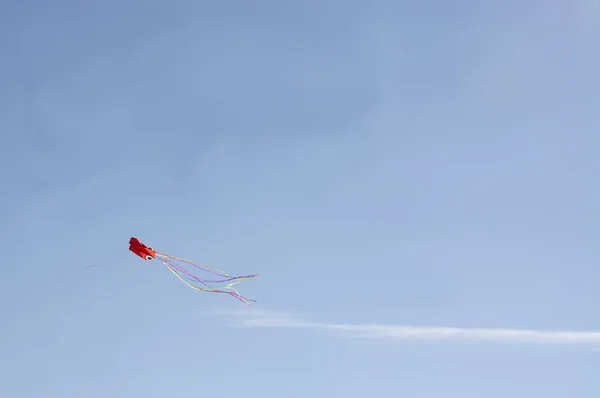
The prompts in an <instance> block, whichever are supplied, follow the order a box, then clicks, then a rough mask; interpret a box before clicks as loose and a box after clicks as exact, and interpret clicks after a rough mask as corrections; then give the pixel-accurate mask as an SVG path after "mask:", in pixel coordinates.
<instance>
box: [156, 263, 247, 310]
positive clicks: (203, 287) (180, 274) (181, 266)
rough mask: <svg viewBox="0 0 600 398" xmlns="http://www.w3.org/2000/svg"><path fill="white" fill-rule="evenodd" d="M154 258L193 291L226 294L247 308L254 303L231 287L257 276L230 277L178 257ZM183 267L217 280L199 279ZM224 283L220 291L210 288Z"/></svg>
mask: <svg viewBox="0 0 600 398" xmlns="http://www.w3.org/2000/svg"><path fill="white" fill-rule="evenodd" d="M156 258H157V259H158V260H159V261H160V262H162V263H163V264H164V265H165V266H166V267H167V268H168V269H169V271H171V272H172V273H173V274H175V276H176V277H177V278H179V280H181V281H182V282H183V283H185V284H186V285H187V286H188V287H190V288H192V289H194V290H200V291H204V292H211V293H222V294H228V295H230V296H232V297H235V298H236V299H238V300H240V301H241V302H243V303H245V304H246V305H249V306H251V304H250V302H254V303H255V302H256V301H255V300H251V299H247V298H245V297H243V296H242V295H241V294H240V293H239V292H238V291H237V289H236V288H234V287H233V285H237V284H238V283H240V282H242V281H245V280H249V279H254V278H256V277H258V275H246V276H231V275H229V274H227V273H226V272H224V271H221V270H219V269H217V268H213V267H209V266H207V265H198V264H194V263H192V262H191V261H189V260H185V259H183V258H179V257H174V256H169V255H168V254H164V253H156ZM185 265H191V266H193V267H195V268H197V269H199V270H201V271H204V272H206V273H209V274H212V275H216V276H218V277H219V278H218V279H217V278H214V277H213V279H204V278H200V277H198V276H196V275H194V274H192V273H191V272H190V271H188V270H187V269H186V268H185ZM224 283H227V284H226V285H225V286H223V287H222V288H220V289H219V288H216V287H213V286H211V284H224Z"/></svg>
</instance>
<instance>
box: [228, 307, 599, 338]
mask: <svg viewBox="0 0 600 398" xmlns="http://www.w3.org/2000/svg"><path fill="white" fill-rule="evenodd" d="M221 314H223V315H229V316H232V319H233V320H234V323H233V326H237V327H245V328H280V329H291V328H304V329H315V330H323V331H330V332H335V333H343V334H346V335H350V336H356V337H367V338H379V339H388V340H404V341H467V342H477V341H487V342H511V343H537V344H580V345H599V346H600V331H591V332H582V331H553V330H529V329H500V328H464V327H446V326H412V325H380V324H340V323H323V322H311V321H306V320H302V319H299V318H297V317H295V316H293V315H292V314H289V313H278V312H270V311H257V310H249V311H235V312H221Z"/></svg>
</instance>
